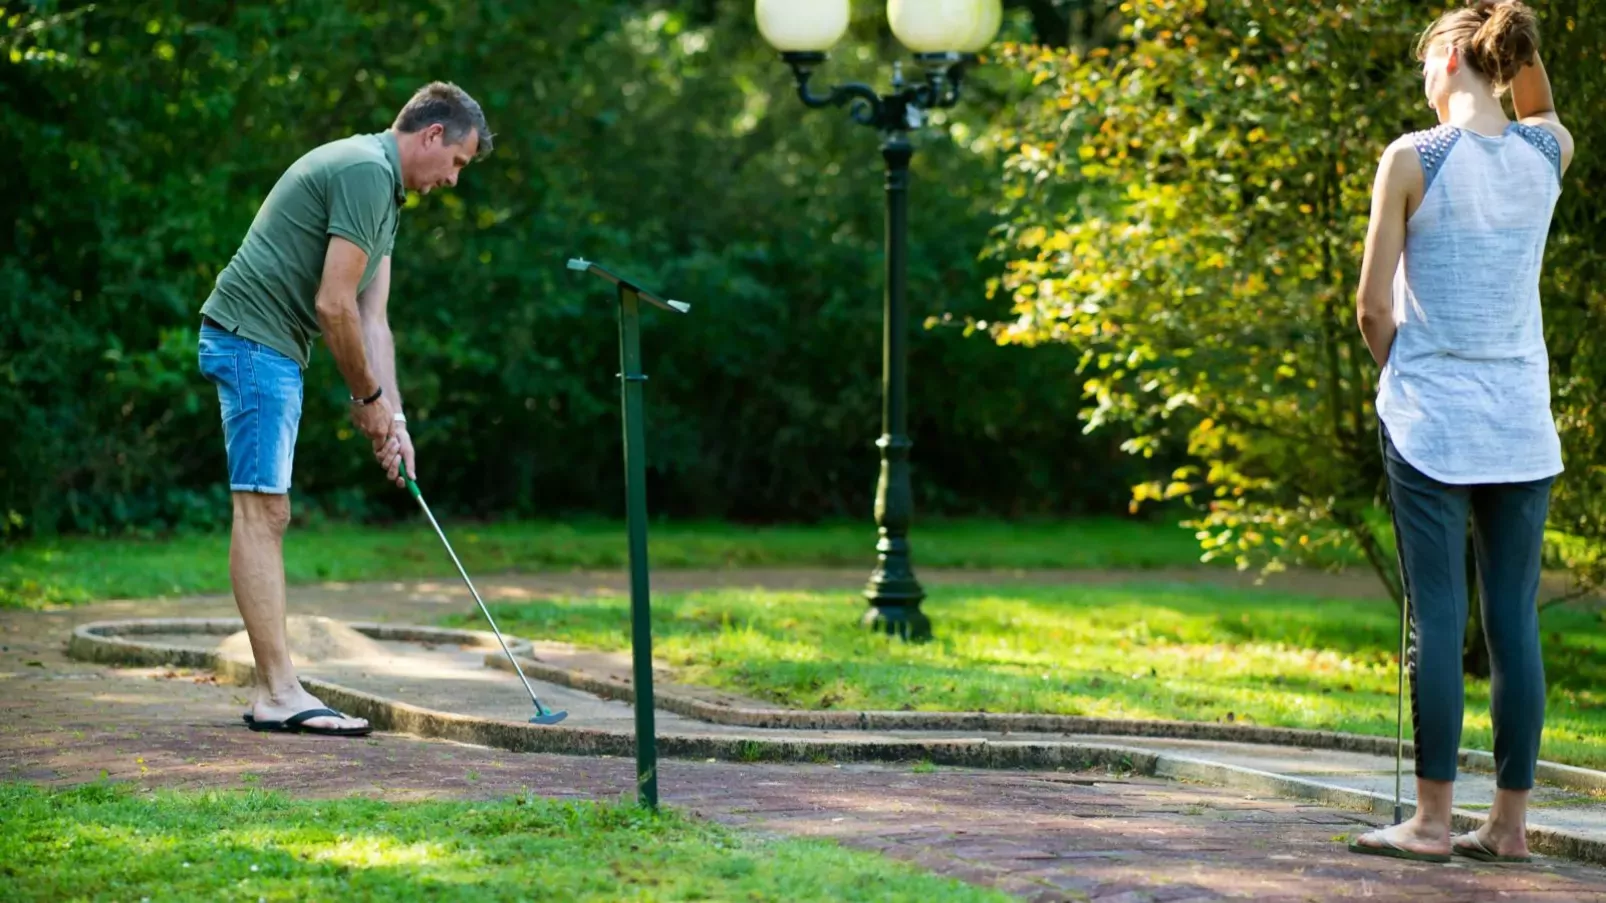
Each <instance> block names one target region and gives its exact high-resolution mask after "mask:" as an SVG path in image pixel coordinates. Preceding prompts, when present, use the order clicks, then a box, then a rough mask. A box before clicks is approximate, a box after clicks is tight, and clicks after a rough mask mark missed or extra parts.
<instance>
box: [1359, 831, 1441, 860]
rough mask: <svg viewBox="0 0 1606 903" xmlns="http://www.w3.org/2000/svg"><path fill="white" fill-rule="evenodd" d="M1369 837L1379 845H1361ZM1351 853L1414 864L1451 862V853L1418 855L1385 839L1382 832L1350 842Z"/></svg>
mask: <svg viewBox="0 0 1606 903" xmlns="http://www.w3.org/2000/svg"><path fill="white" fill-rule="evenodd" d="M1368 837H1373V838H1376V839H1377V842H1378V845H1377V846H1373V845H1372V844H1367V843H1361V840H1364V839H1366V838H1368ZM1349 851H1350V852H1351V853H1359V854H1361V855H1362V856H1387V857H1389V858H1390V859H1409V860H1411V861H1412V862H1449V861H1450V854H1449V853H1418V852H1417V851H1415V850H1407V849H1406V848H1405V847H1402V846H1400V845H1399V844H1396V843H1395V842H1394V841H1392V840H1389V839H1388V838H1387V837H1384V836H1383V832H1382V831H1372V832H1370V833H1368V834H1363V835H1361V837H1359V838H1357V839H1356V840H1352V841H1350V845H1349Z"/></svg>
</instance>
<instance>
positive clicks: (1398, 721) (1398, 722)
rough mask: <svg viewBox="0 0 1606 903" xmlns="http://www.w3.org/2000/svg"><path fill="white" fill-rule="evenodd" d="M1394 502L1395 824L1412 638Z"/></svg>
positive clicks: (1400, 815)
mask: <svg viewBox="0 0 1606 903" xmlns="http://www.w3.org/2000/svg"><path fill="white" fill-rule="evenodd" d="M1393 509H1394V502H1393V500H1392V499H1390V500H1389V514H1390V517H1391V519H1392V520H1393V523H1394V560H1395V561H1396V562H1398V564H1399V568H1400V666H1399V668H1398V669H1397V670H1398V671H1399V685H1398V687H1397V689H1396V690H1395V697H1394V706H1395V708H1394V823H1395V824H1400V823H1401V822H1403V821H1405V816H1404V815H1403V813H1402V810H1401V806H1400V790H1401V783H1402V781H1403V777H1402V775H1403V774H1404V763H1405V656H1406V653H1407V651H1408V650H1407V646H1406V640H1407V638H1408V637H1409V635H1410V617H1411V588H1410V582H1409V581H1407V580H1406V579H1405V553H1404V551H1402V550H1401V549H1400V522H1399V519H1398V518H1396V517H1394V516H1393Z"/></svg>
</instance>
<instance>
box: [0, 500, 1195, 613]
mask: <svg viewBox="0 0 1606 903" xmlns="http://www.w3.org/2000/svg"><path fill="white" fill-rule="evenodd" d="M446 531H447V537H448V538H449V539H450V540H451V542H452V545H453V547H454V548H455V549H456V551H457V554H458V555H459V556H460V557H461V558H462V559H463V565H464V567H466V568H468V569H469V572H470V573H472V574H474V575H476V576H480V575H490V574H496V573H516V572H534V571H570V570H585V569H609V568H622V567H624V566H625V565H627V564H628V563H629V561H628V557H627V556H628V551H627V548H626V545H625V531H624V526H623V525H622V524H619V523H614V522H611V521H601V520H596V521H578V522H568V523H546V522H522V523H498V524H450V523H448V524H447V526H446ZM874 546H875V528H874V524H871V523H868V522H865V523H857V522H856V523H831V524H819V525H811V526H801V525H792V526H785V525H783V526H770V527H751V526H744V525H740V524H725V523H715V522H693V523H685V522H677V521H665V522H661V523H655V524H653V526H652V531H651V533H650V545H649V555H650V557H651V560H652V566H653V567H654V568H659V569H663V568H744V567H864V568H866V569H868V568H869V567H870V565H871V563H872V562H873V561H874V558H875V549H874ZM919 552H920V563H921V565H922V566H923V567H960V568H1158V567H1185V566H1189V565H1196V564H1198V560H1199V554H1200V552H1199V547H1198V543H1197V542H1196V541H1195V540H1194V538H1193V535H1192V534H1191V533H1190V532H1188V531H1187V530H1184V529H1181V528H1180V527H1178V526H1177V525H1176V524H1175V523H1166V522H1150V521H1141V520H1128V519H1119V518H1086V519H1079V520H1066V521H1028V522H1003V521H993V520H934V521H931V522H922V523H921V525H920V537H919ZM285 571H286V576H287V577H288V578H289V580H290V582H291V583H292V584H296V583H313V582H318V581H326V580H352V581H355V580H398V579H406V578H419V577H439V576H443V575H450V574H451V573H452V564H451V560H450V559H448V558H447V557H446V553H445V551H444V550H443V549H442V548H441V545H440V541H439V540H438V539H436V537H435V534H434V533H433V532H432V531H431V530H430V529H429V527H428V526H424V525H417V524H415V525H410V526H406V527H391V528H379V527H363V526H350V525H333V526H326V527H321V528H318V529H307V530H297V529H292V530H291V531H290V534H289V536H288V538H287V539H286V540H285ZM228 588H229V571H228V536H227V535H225V534H202V535H188V536H175V537H170V538H166V539H144V540H139V539H96V538H85V537H79V538H72V539H62V540H56V541H51V542H36V543H26V544H22V545H16V546H0V608H40V607H45V606H50V605H71V604H76V603H84V602H91V601H95V600H98V599H145V598H152V597H157V596H177V595H187V594H191V593H212V592H227V591H228Z"/></svg>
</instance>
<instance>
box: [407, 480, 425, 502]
mask: <svg viewBox="0 0 1606 903" xmlns="http://www.w3.org/2000/svg"><path fill="white" fill-rule="evenodd" d="M403 479H405V480H406V481H407V491H408V492H411V493H412V494H413V498H415V499H422V498H423V497H424V493H422V492H420V491H419V489H418V484H417V483H414V482H413V478H412V477H408V476H404V477H403Z"/></svg>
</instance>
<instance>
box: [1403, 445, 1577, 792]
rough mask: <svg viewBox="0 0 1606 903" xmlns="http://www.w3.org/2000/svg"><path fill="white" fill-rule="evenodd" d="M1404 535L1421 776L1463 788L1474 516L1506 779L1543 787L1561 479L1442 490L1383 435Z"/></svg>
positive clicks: (1503, 783) (1498, 760)
mask: <svg viewBox="0 0 1606 903" xmlns="http://www.w3.org/2000/svg"><path fill="white" fill-rule="evenodd" d="M1382 440H1383V462H1384V465H1385V467H1386V468H1387V470H1388V477H1389V492H1390V495H1391V496H1392V499H1393V507H1394V531H1395V535H1396V536H1397V537H1398V539H1399V543H1400V553H1401V557H1402V558H1403V562H1404V565H1405V568H1404V570H1405V573H1404V581H1405V592H1406V597H1407V598H1408V599H1409V603H1410V604H1409V609H1410V616H1411V650H1410V653H1409V654H1408V656H1407V666H1408V669H1409V673H1410V676H1411V718H1412V728H1413V730H1414V736H1415V739H1416V776H1417V777H1419V778H1426V779H1427V780H1431V781H1453V780H1455V775H1456V763H1457V760H1458V755H1459V749H1460V746H1461V715H1462V708H1463V706H1464V704H1465V701H1464V698H1463V692H1464V689H1465V688H1464V685H1463V683H1462V676H1461V646H1462V641H1463V639H1464V638H1465V636H1466V626H1467V567H1466V547H1467V520H1468V517H1469V515H1470V518H1471V521H1472V530H1473V534H1472V539H1473V548H1474V552H1475V557H1476V560H1477V565H1478V584H1479V591H1478V598H1479V600H1480V602H1481V603H1482V606H1483V633H1484V636H1485V638H1487V640H1488V642H1489V657H1490V661H1491V665H1492V668H1491V674H1492V678H1493V679H1492V681H1491V683H1490V715H1491V718H1492V720H1493V722H1494V758H1495V775H1496V782H1497V783H1498V784H1499V786H1500V787H1502V788H1504V789H1507V790H1528V789H1531V788H1532V787H1533V783H1534V765H1535V763H1536V762H1537V760H1538V758H1539V737H1540V734H1541V733H1542V732H1543V730H1544V725H1545V665H1544V661H1543V660H1542V659H1541V658H1540V655H1539V611H1538V596H1539V570H1540V558H1539V556H1540V549H1541V547H1542V545H1543V543H1544V528H1545V518H1546V515H1547V513H1548V512H1549V509H1550V485H1551V483H1552V482H1553V480H1554V478H1546V479H1543V480H1536V481H1534V482H1531V483H1493V484H1485V485H1477V486H1456V485H1450V484H1447V483H1441V482H1439V481H1437V480H1435V479H1433V478H1431V477H1429V476H1427V475H1425V474H1423V473H1422V472H1421V471H1419V470H1417V469H1416V468H1414V467H1412V466H1411V465H1410V464H1408V463H1406V461H1405V459H1404V458H1402V457H1401V456H1400V453H1399V451H1398V450H1397V449H1395V447H1394V443H1393V442H1391V441H1389V438H1388V431H1387V430H1383V432H1382Z"/></svg>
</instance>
